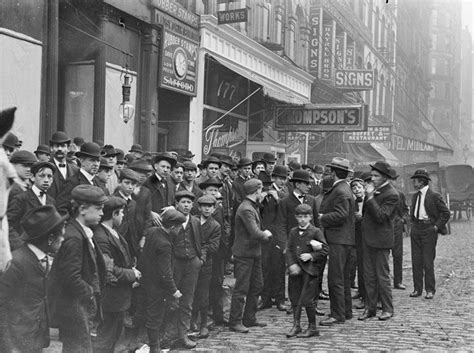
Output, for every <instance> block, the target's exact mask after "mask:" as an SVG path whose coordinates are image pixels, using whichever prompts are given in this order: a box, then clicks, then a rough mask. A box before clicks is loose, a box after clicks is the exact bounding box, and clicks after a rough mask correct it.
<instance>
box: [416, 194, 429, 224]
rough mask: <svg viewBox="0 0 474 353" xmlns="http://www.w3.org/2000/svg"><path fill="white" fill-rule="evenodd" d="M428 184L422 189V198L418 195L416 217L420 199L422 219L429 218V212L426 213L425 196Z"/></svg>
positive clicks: (420, 215)
mask: <svg viewBox="0 0 474 353" xmlns="http://www.w3.org/2000/svg"><path fill="white" fill-rule="evenodd" d="M428 187H429V186H428V185H426V186H424V187H423V188H421V189H420V192H421V198H418V195H417V197H416V203H415V217H416V211H417V210H418V201H420V202H421V203H420V214H419V218H418V219H420V220H425V221H426V220H428V219H429V217H428V214H427V213H426V208H425V198H426V192H427V191H428Z"/></svg>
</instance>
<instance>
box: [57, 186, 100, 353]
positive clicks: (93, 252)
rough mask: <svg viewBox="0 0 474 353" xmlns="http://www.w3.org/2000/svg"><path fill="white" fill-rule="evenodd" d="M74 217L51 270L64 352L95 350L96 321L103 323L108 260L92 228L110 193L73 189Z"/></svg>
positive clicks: (72, 214)
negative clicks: (102, 303)
mask: <svg viewBox="0 0 474 353" xmlns="http://www.w3.org/2000/svg"><path fill="white" fill-rule="evenodd" d="M71 198H72V209H71V218H72V219H71V220H70V221H69V222H68V224H67V226H66V232H65V236H64V242H63V244H62V246H61V249H60V250H59V251H58V254H57V255H56V257H55V259H54V263H53V267H52V270H51V272H52V273H51V276H52V286H53V287H52V288H54V298H52V300H51V303H52V311H53V313H54V319H55V324H56V325H58V326H57V327H58V328H59V337H60V340H61V341H62V342H63V351H64V352H92V342H91V335H90V334H91V328H92V322H94V321H96V322H101V320H102V310H101V305H100V293H101V290H102V288H103V286H104V284H105V262H104V258H103V256H102V251H101V250H100V247H99V246H98V244H97V242H96V240H95V239H94V237H93V235H94V233H93V231H92V229H91V227H95V226H97V225H98V224H99V222H100V220H101V217H102V215H103V212H102V209H103V207H104V204H105V202H106V201H107V196H105V194H104V191H102V189H101V188H99V187H97V186H94V185H87V184H82V185H78V186H76V187H75V188H74V189H73V190H72V192H71Z"/></svg>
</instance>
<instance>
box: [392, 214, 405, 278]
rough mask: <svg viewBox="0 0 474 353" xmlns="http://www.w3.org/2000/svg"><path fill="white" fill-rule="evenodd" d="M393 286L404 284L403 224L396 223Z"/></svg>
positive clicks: (393, 248)
mask: <svg viewBox="0 0 474 353" xmlns="http://www.w3.org/2000/svg"><path fill="white" fill-rule="evenodd" d="M392 257H393V285H395V286H396V285H397V284H400V283H402V282H403V223H401V222H397V223H395V227H394V229H393V246H392Z"/></svg>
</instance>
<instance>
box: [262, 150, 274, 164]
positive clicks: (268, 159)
mask: <svg viewBox="0 0 474 353" xmlns="http://www.w3.org/2000/svg"><path fill="white" fill-rule="evenodd" d="M262 160H264V161H265V162H267V163H275V162H276V157H275V155H274V154H273V153H271V152H265V153H264V154H263V157H262Z"/></svg>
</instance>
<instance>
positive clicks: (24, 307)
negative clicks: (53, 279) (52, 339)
mask: <svg viewBox="0 0 474 353" xmlns="http://www.w3.org/2000/svg"><path fill="white" fill-rule="evenodd" d="M47 276H48V275H47V273H46V271H45V270H44V269H43V267H42V266H41V263H40V262H39V260H38V258H37V257H36V255H35V254H34V253H33V252H32V251H31V250H30V248H28V246H27V245H26V244H25V245H23V246H21V247H20V248H18V249H17V250H15V251H13V253H12V260H11V262H10V265H9V267H8V269H7V270H6V271H5V272H4V273H3V274H2V276H0V351H2V352H12V351H15V352H30V351H37V350H39V351H41V349H42V348H44V347H48V346H49V321H48V312H47V303H46V297H47V296H48V292H47V285H46V282H47ZM13 348H16V350H13Z"/></svg>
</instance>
